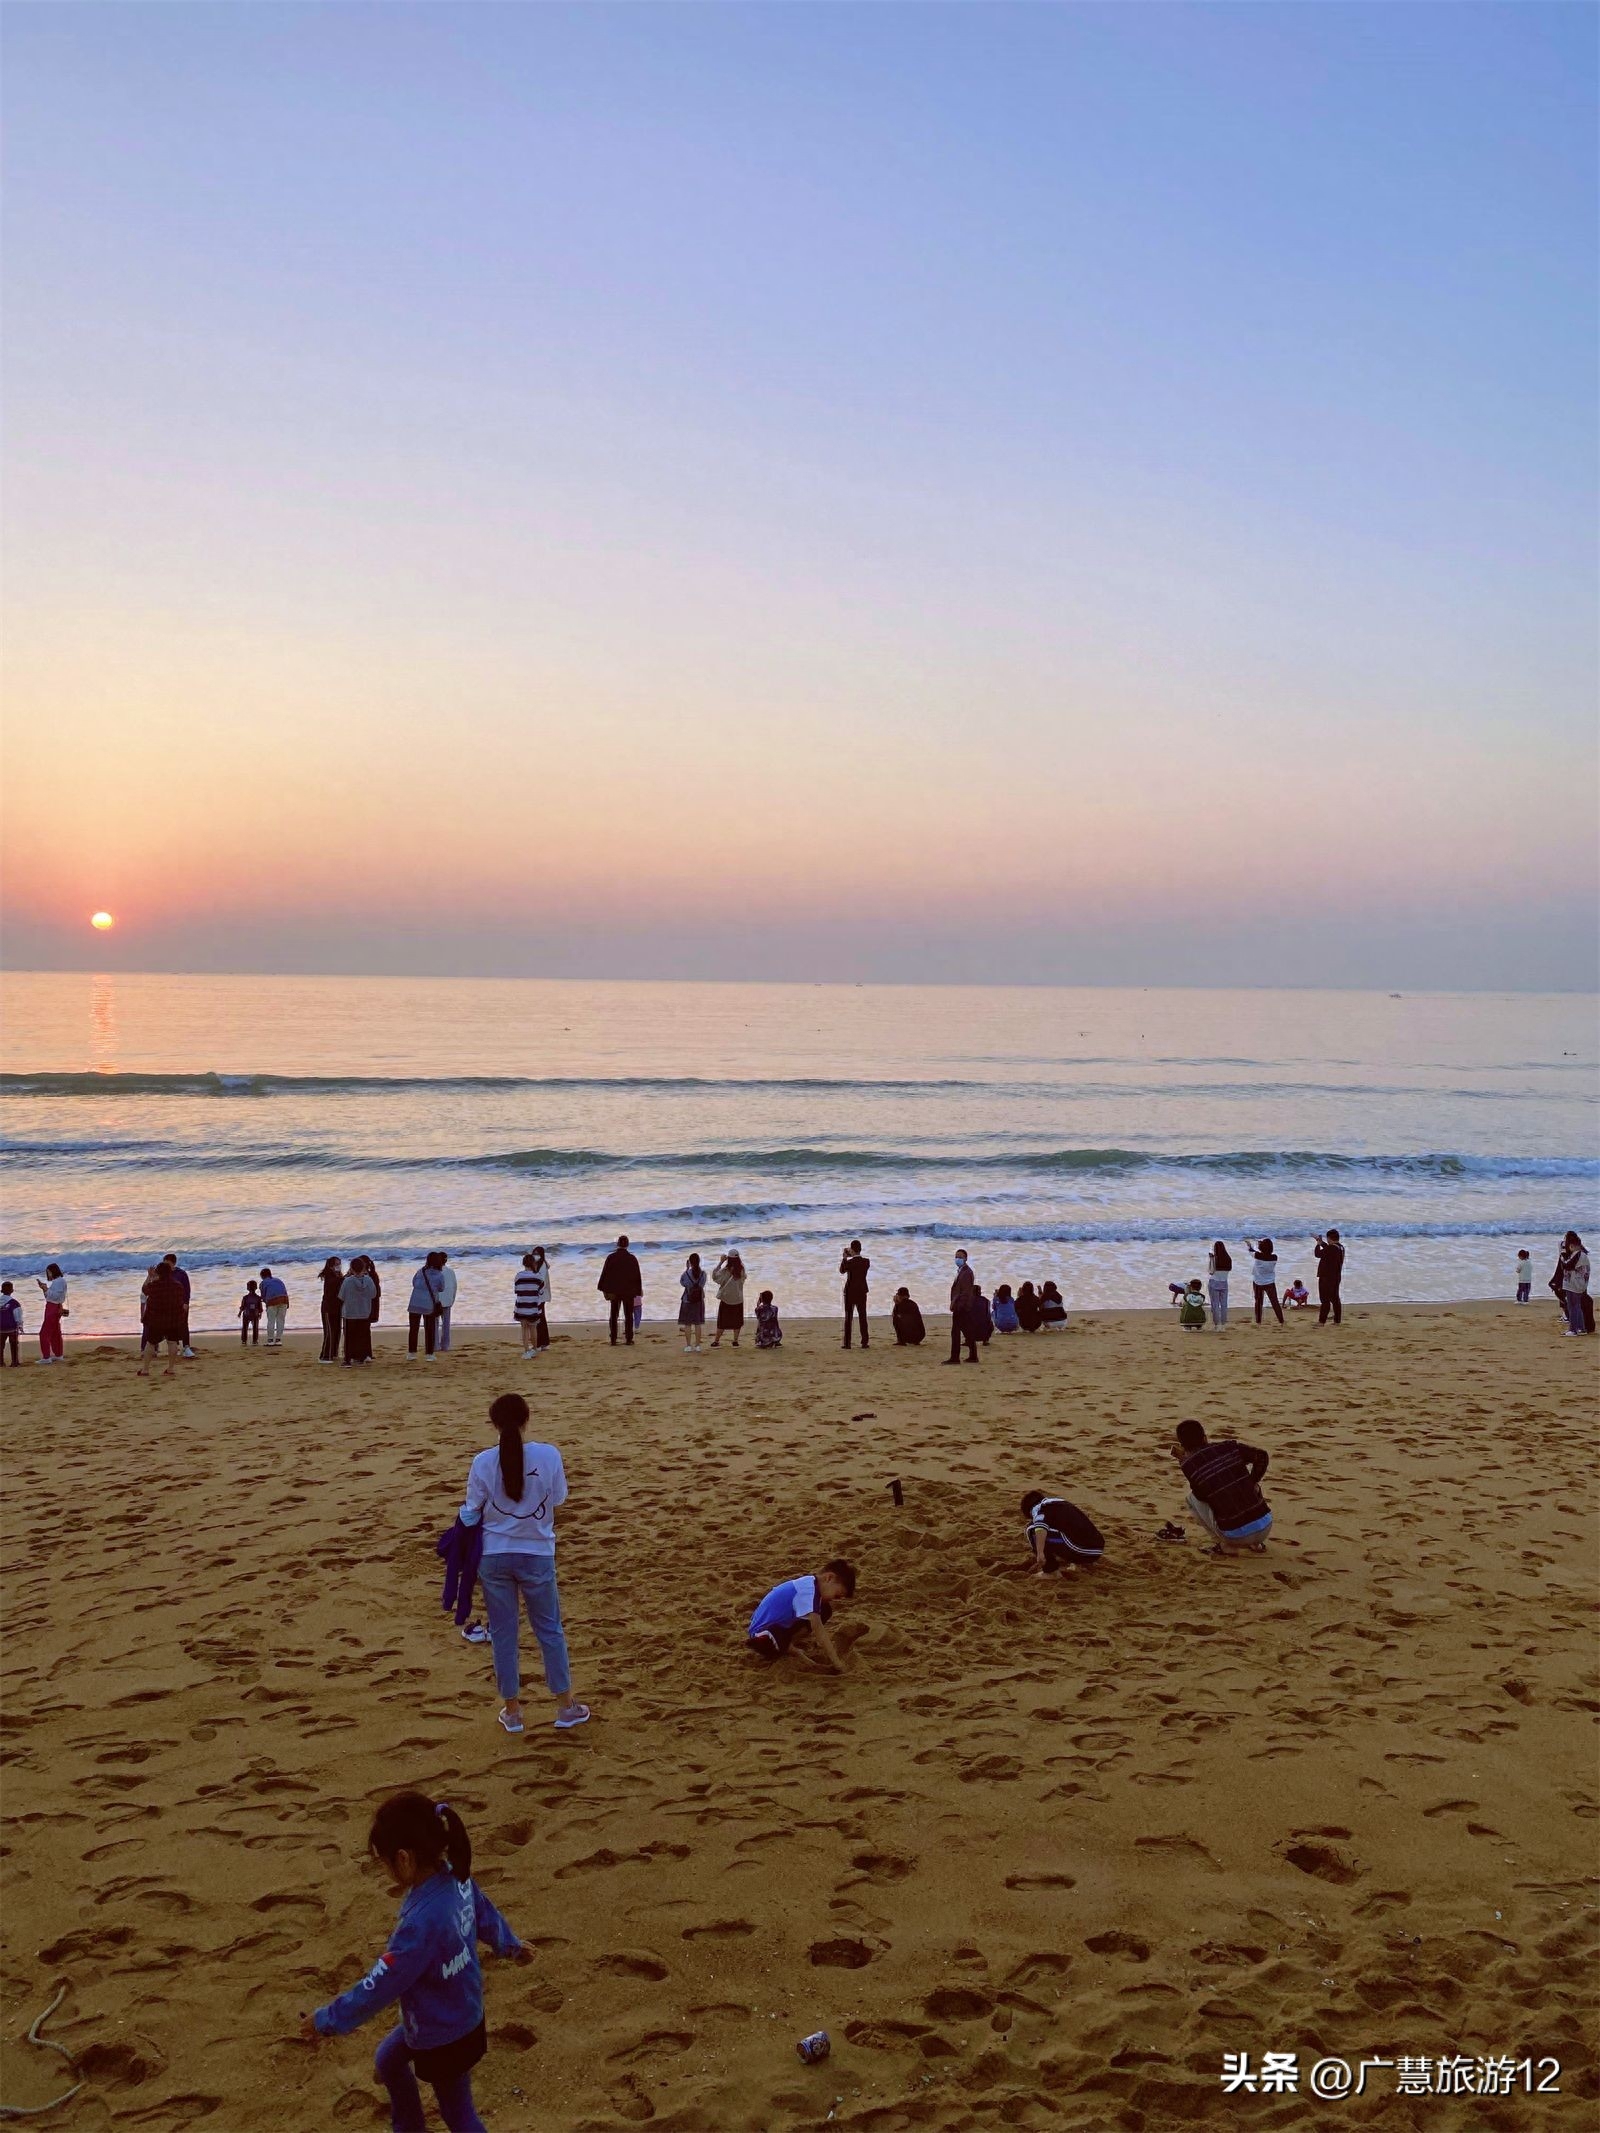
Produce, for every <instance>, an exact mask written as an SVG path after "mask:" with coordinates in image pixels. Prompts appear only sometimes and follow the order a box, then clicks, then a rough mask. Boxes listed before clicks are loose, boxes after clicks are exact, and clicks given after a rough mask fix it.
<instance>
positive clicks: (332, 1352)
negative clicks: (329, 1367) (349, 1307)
mask: <svg viewBox="0 0 1600 2133" xmlns="http://www.w3.org/2000/svg"><path fill="white" fill-rule="evenodd" d="M343 1326H344V1313H343V1311H342V1310H341V1309H340V1308H339V1306H338V1305H337V1304H324V1305H323V1307H322V1360H323V1361H324V1362H325V1363H336V1362H337V1361H338V1360H339V1334H340V1332H341V1330H342V1329H343Z"/></svg>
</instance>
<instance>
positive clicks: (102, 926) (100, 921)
mask: <svg viewBox="0 0 1600 2133" xmlns="http://www.w3.org/2000/svg"><path fill="white" fill-rule="evenodd" d="M89 923H90V925H91V926H93V927H95V928H96V929H97V930H98V931H99V932H101V933H104V932H106V931H107V929H108V928H109V927H112V926H114V925H115V924H116V920H115V919H114V918H113V917H112V915H111V913H110V912H109V911H96V912H95V914H94V916H93V917H92V918H91V919H90V921H89Z"/></svg>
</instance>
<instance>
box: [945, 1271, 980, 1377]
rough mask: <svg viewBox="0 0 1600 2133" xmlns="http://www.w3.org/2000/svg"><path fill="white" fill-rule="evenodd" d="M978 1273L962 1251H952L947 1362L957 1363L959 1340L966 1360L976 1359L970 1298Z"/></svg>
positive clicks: (974, 1319)
mask: <svg viewBox="0 0 1600 2133" xmlns="http://www.w3.org/2000/svg"><path fill="white" fill-rule="evenodd" d="M977 1288H978V1277H977V1276H976V1275H975V1274H974V1273H973V1271H972V1269H971V1267H970V1266H968V1264H967V1255H966V1253H965V1252H957V1253H956V1278H955V1280H954V1281H952V1282H951V1284H950V1353H949V1354H948V1355H947V1356H946V1357H945V1361H946V1362H947V1363H959V1362H960V1360H961V1344H962V1342H963V1341H965V1342H966V1344H967V1361H968V1362H969V1363H975V1362H976V1361H977V1360H978V1314H977V1310H976V1308H975V1302H974V1299H975V1297H976V1294H977Z"/></svg>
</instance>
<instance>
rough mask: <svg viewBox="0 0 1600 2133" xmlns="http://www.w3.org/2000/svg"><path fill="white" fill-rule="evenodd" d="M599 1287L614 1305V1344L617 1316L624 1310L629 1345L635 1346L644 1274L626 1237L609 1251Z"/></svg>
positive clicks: (624, 1324) (612, 1337) (612, 1335)
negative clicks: (636, 1314) (635, 1319)
mask: <svg viewBox="0 0 1600 2133" xmlns="http://www.w3.org/2000/svg"><path fill="white" fill-rule="evenodd" d="M595 1287H596V1288H597V1289H598V1290H599V1291H600V1294H601V1295H602V1296H603V1297H604V1298H605V1299H606V1301H607V1303H608V1304H610V1306H611V1345H612V1347H613V1348H614V1347H615V1346H616V1345H617V1317H618V1314H619V1313H620V1314H621V1317H622V1330H623V1334H624V1336H625V1338H626V1341H627V1345H628V1346H629V1347H630V1348H631V1347H632V1346H633V1307H634V1305H635V1304H636V1303H637V1302H638V1300H639V1298H640V1297H641V1296H642V1295H643V1294H644V1276H643V1275H642V1274H641V1273H640V1272H639V1262H638V1260H637V1259H635V1258H634V1256H633V1254H632V1252H630V1251H629V1249H628V1240H627V1238H626V1237H619V1238H618V1239H617V1248H616V1250H615V1251H614V1252H607V1254H606V1263H605V1265H604V1266H603V1267H602V1268H601V1269H600V1279H599V1280H598V1281H597V1282H596V1283H595Z"/></svg>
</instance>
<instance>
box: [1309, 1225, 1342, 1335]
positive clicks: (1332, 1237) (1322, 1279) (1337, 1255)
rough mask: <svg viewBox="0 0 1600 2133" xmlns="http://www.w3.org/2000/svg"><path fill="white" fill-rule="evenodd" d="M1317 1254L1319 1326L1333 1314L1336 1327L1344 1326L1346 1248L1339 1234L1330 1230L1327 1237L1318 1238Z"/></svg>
mask: <svg viewBox="0 0 1600 2133" xmlns="http://www.w3.org/2000/svg"><path fill="white" fill-rule="evenodd" d="M1316 1253H1317V1301H1318V1303H1319V1305H1320V1306H1321V1308H1320V1309H1319V1310H1318V1312H1317V1324H1318V1325H1319V1326H1325V1325H1326V1324H1327V1323H1328V1314H1329V1312H1330V1311H1331V1312H1332V1313H1333V1322H1334V1324H1335V1325H1336V1326H1342V1325H1343V1324H1344V1303H1343V1301H1342V1299H1341V1298H1340V1295H1339V1284H1340V1283H1341V1282H1342V1281H1343V1280H1344V1246H1343V1245H1342V1244H1341V1243H1340V1242H1339V1232H1338V1231H1337V1230H1336V1229H1330V1230H1329V1231H1328V1233H1327V1235H1326V1236H1325V1237H1318V1239H1317V1242H1316Z"/></svg>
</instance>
